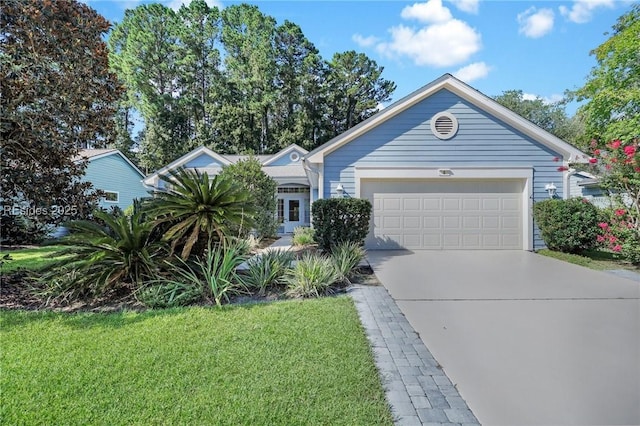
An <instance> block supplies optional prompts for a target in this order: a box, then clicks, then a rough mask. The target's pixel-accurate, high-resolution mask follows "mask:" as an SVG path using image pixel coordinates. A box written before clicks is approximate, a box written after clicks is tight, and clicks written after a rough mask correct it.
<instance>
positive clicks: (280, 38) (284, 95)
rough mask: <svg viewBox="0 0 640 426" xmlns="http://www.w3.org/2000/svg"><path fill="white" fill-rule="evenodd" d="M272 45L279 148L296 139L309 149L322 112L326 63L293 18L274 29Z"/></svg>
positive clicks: (314, 138)
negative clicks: (274, 56) (274, 49)
mask: <svg viewBox="0 0 640 426" xmlns="http://www.w3.org/2000/svg"><path fill="white" fill-rule="evenodd" d="M275 46H276V63H277V75H276V89H277V91H278V95H279V99H278V100H277V105H276V114H275V117H274V120H275V121H276V123H275V124H276V128H277V130H276V131H277V133H278V134H277V136H276V141H277V144H278V148H284V147H287V146H289V145H291V144H292V143H295V144H298V145H300V146H303V147H305V148H308V149H312V148H313V147H315V146H316V145H317V140H318V137H319V130H320V128H321V126H322V120H323V118H324V116H325V114H324V110H325V104H326V101H325V97H326V87H325V85H324V81H325V79H326V73H327V64H326V62H325V61H323V60H322V58H321V57H320V54H319V52H318V49H316V47H315V46H314V45H313V44H312V43H311V42H310V41H309V40H308V39H307V38H306V37H305V36H304V34H303V33H302V30H301V29H300V27H299V26H298V25H296V24H294V23H293V22H289V21H285V22H284V24H282V25H281V26H279V27H278V28H277V29H276V35H275Z"/></svg>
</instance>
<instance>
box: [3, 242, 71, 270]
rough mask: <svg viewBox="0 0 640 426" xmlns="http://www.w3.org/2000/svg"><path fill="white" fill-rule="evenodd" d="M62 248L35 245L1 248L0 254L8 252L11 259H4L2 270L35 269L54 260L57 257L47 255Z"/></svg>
mask: <svg viewBox="0 0 640 426" xmlns="http://www.w3.org/2000/svg"><path fill="white" fill-rule="evenodd" d="M60 250H62V248H61V247H58V246H47V247H36V248H29V249H20V250H3V251H1V252H0V254H1V255H2V256H4V255H5V254H8V255H9V256H11V260H9V261H5V262H4V263H3V265H2V272H3V273H7V272H14V271H16V270H18V269H20V268H25V269H30V270H37V269H40V268H42V267H44V266H45V265H48V264H50V263H53V262H55V261H56V260H57V259H55V258H51V257H49V256H50V255H52V254H54V253H56V252H58V251H60Z"/></svg>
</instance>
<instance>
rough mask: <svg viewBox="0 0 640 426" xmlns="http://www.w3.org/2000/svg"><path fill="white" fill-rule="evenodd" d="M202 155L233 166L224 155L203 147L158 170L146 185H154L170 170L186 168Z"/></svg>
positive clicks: (146, 181)
mask: <svg viewBox="0 0 640 426" xmlns="http://www.w3.org/2000/svg"><path fill="white" fill-rule="evenodd" d="M202 154H204V155H207V156H209V157H211V158H212V159H214V160H216V161H217V162H218V163H220V164H223V165H229V164H231V161H229V160H228V159H226V158H225V157H223V156H222V155H220V154H217V153H216V152H214V151H212V150H210V149H209V148H207V147H206V146H201V147H199V148H196V149H194V150H193V151H191V152H188V153H186V154H185V155H183V156H182V157H180V158H178V159H177V160H175V161H173V162H172V163H169V164H167V165H166V166H164V167H163V168H161V169H159V170H157V171H156V172H155V173H153V174H151V175H149V176H148V177H147V178H146V179H145V180H144V183H145V185H153V182H154V180H155V179H156V178H157V177H158V176H160V175H163V174H166V173H167V172H168V171H169V170H174V169H178V168H180V167H182V166H184V165H185V164H187V163H188V162H189V161H191V160H193V159H195V158H197V157H199V156H200V155H202Z"/></svg>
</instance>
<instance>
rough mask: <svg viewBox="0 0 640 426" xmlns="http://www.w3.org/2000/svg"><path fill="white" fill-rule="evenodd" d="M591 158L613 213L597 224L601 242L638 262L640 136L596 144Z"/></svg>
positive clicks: (639, 258) (630, 259)
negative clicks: (601, 232) (611, 203)
mask: <svg viewBox="0 0 640 426" xmlns="http://www.w3.org/2000/svg"><path fill="white" fill-rule="evenodd" d="M593 143H594V150H593V159H592V160H591V161H592V162H594V164H595V165H594V167H596V168H597V169H596V173H598V175H599V179H600V183H599V184H600V186H601V187H602V188H603V189H605V190H607V191H608V192H609V193H610V194H612V201H613V206H614V207H615V208H614V213H613V214H610V218H609V219H608V220H607V221H606V222H603V223H602V224H601V226H600V227H601V228H602V230H603V233H604V234H605V236H606V239H603V238H601V239H600V242H602V243H605V245H606V246H607V247H609V248H610V249H612V250H613V251H616V252H620V253H621V254H622V256H624V257H625V258H626V259H627V260H629V261H630V262H632V263H635V264H638V263H640V148H639V145H640V139H637V138H636V139H633V140H630V141H627V142H623V141H621V140H619V139H617V140H614V141H612V142H610V143H608V144H606V145H605V146H604V147H602V148H598V147H597V146H598V145H597V142H596V141H595V140H594V141H593Z"/></svg>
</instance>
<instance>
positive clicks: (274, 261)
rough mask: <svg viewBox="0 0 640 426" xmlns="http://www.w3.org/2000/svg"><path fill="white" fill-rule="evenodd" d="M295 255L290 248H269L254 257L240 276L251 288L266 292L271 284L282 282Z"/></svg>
mask: <svg viewBox="0 0 640 426" xmlns="http://www.w3.org/2000/svg"><path fill="white" fill-rule="evenodd" d="M294 257H295V255H294V254H293V252H291V251H289V250H278V249H275V250H268V251H266V252H263V253H260V254H258V255H256V256H254V257H252V258H251V259H250V260H249V261H248V262H247V266H248V267H249V269H248V270H247V271H246V273H245V274H244V275H241V276H240V278H241V279H242V282H243V283H244V284H245V285H246V286H247V287H248V288H249V289H256V290H258V293H259V294H264V293H265V292H266V290H267V288H269V287H270V286H274V285H278V284H282V283H283V282H284V277H285V275H286V274H287V272H288V271H289V269H290V268H291V262H293V259H294Z"/></svg>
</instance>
